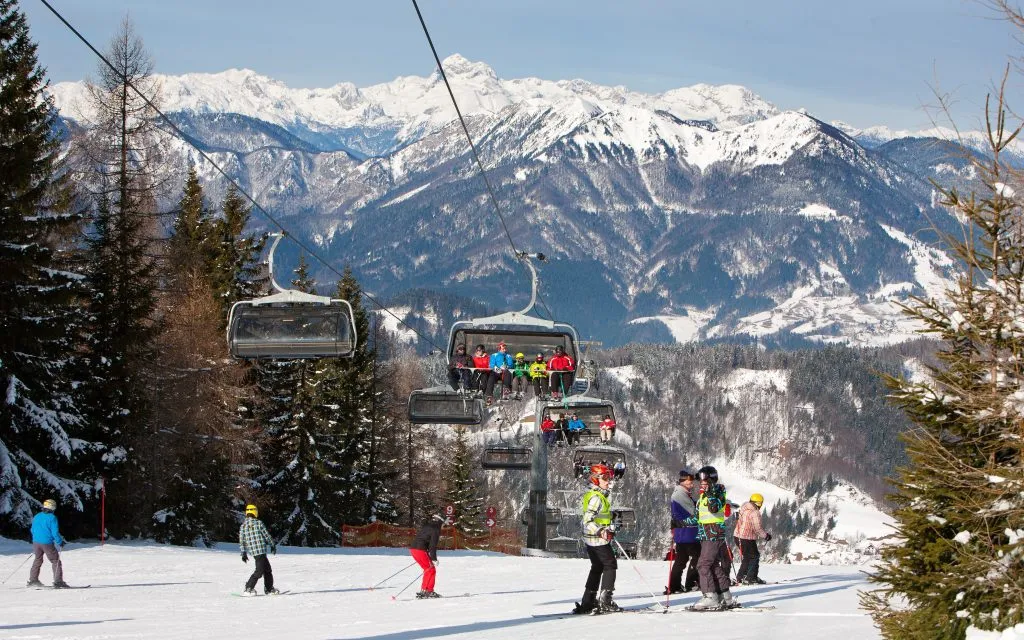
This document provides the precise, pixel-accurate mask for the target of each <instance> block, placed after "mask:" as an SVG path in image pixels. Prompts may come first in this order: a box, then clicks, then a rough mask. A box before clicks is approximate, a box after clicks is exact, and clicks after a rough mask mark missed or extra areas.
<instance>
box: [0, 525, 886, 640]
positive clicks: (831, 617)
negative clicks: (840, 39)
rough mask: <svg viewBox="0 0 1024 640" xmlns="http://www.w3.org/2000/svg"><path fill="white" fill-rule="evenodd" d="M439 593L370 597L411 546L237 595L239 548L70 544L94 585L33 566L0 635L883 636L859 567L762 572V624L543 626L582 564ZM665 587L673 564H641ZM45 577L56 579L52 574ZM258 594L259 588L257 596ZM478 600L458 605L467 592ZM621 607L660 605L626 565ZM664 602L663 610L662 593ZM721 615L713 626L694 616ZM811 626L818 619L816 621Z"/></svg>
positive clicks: (522, 568) (501, 560) (451, 556)
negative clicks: (276, 593) (32, 585)
mask: <svg viewBox="0 0 1024 640" xmlns="http://www.w3.org/2000/svg"><path fill="white" fill-rule="evenodd" d="M30 552H31V546H30V545H28V544H27V543H23V542H14V541H9V540H2V539H0V572H3V574H4V575H7V574H9V573H10V572H11V571H14V569H15V567H17V565H18V563H20V562H21V561H22V560H24V559H25V558H26V557H27V556H28V554H29V553H30ZM438 555H439V558H440V560H441V563H440V566H439V567H438V579H437V586H436V588H437V591H438V592H439V593H441V594H448V595H458V596H460V597H454V598H447V599H445V598H442V599H440V600H415V599H414V595H415V592H416V590H417V588H418V584H414V585H413V586H412V587H410V588H409V589H407V590H406V591H405V592H404V593H402V595H401V596H399V599H398V600H397V601H393V600H392V599H391V596H392V595H395V594H397V592H398V591H399V590H400V589H401V588H402V587H404V586H405V585H406V584H408V583H409V581H410V580H412V579H414V578H415V577H416V574H414V573H413V569H408V570H407V571H406V572H404V573H402V574H401V575H399V576H397V577H396V578H394V579H392V580H391V581H389V582H388V583H387V584H385V585H382V586H381V587H378V588H377V589H375V590H373V591H369V590H368V589H367V587H368V586H369V585H371V584H373V583H374V582H375V581H377V580H381V579H383V578H384V577H386V576H388V575H390V574H391V573H394V572H395V571H398V570H399V569H401V568H402V567H403V566H405V565H407V564H409V563H410V562H411V560H410V558H409V555H408V552H407V551H406V550H405V549H304V548H282V549H281V550H280V552H279V553H278V554H277V555H276V556H271V558H270V561H271V564H272V565H273V569H274V579H275V583H276V586H278V588H280V589H290V590H291V591H292V593H291V594H290V595H289V596H288V597H263V596H261V597H257V598H236V597H233V596H231V592H233V591H235V592H237V591H239V590H240V589H241V587H242V584H243V582H244V581H245V579H246V578H247V577H248V575H249V573H250V572H251V571H252V568H253V565H252V563H251V562H250V563H248V564H242V562H241V559H240V558H239V554H238V550H237V546H236V545H233V544H221V545H219V546H218V547H217V548H216V549H193V548H188V547H172V546H166V545H159V544H153V543H116V544H107V545H106V546H104V547H100V546H98V545H95V544H91V545H87V544H81V545H80V544H71V545H69V546H68V548H67V549H66V550H65V551H64V553H62V558H63V563H64V574H65V578H66V579H67V580H68V581H69V582H70V583H71V584H90V583H91V584H92V588H91V589H85V590H81V591H49V590H38V591H37V590H31V589H25V588H24V587H23V586H22V585H24V583H25V580H26V579H27V576H28V565H27V564H26V565H25V566H24V567H23V568H22V569H20V570H18V571H17V572H16V573H15V575H14V576H13V577H11V579H10V580H8V582H7V584H5V585H3V586H0V593H2V594H3V595H2V596H0V599H2V602H3V606H2V608H0V611H2V615H0V637H3V638H12V639H19V640H22V639H29V638H31V639H39V638H46V639H48V640H61V639H71V638H74V639H76V640H89V639H99V638H103V639H105V640H111V639H121V638H124V639H127V638H131V639H136V638H147V639H151V638H217V639H218V640H222V639H228V638H239V639H245V640H259V639H262V638H267V639H273V640H281V639H282V638H325V639H326V638H332V639H333V638H337V639H352V638H362V639H365V640H398V639H400V638H403V639H404V638H473V639H474V640H479V639H484V638H503V639H507V638H514V637H517V638H531V639H532V638H538V639H552V640H553V639H556V638H557V639H563V638H567V637H581V635H593V636H595V637H596V636H601V637H633V638H668V637H685V636H686V635H687V634H688V633H691V632H692V631H693V629H694V625H695V624H702V625H703V624H705V623H706V622H707V623H710V624H713V625H714V628H715V630H716V631H715V637H716V638H721V639H728V638H759V639H763V638H787V639H789V640H810V639H811V638H815V639H817V638H828V637H834V638H859V639H869V638H879V637H880V636H879V634H878V632H877V630H876V629H875V628H874V626H873V624H872V622H871V618H870V617H869V616H868V615H866V614H865V613H864V612H863V611H860V610H859V609H858V592H859V591H860V590H861V589H864V588H865V587H867V583H866V581H865V576H864V574H863V573H862V570H863V567H857V566H840V567H821V566H809V565H769V564H765V565H762V571H761V575H762V576H763V577H765V578H766V579H768V580H780V579H781V580H786V579H793V580H794V582H791V583H784V584H772V585H762V586H756V587H755V586H750V587H738V588H736V589H735V590H734V594H735V595H736V596H737V598H738V599H739V600H740V601H741V602H742V603H744V604H746V605H748V606H758V605H763V606H774V607H776V609H775V610H773V611H767V612H763V613H757V612H743V613H742V614H736V615H733V614H730V613H727V612H726V613H693V612H685V611H683V610H682V608H683V607H684V606H686V605H690V604H693V603H694V602H696V600H697V598H698V596H699V594H682V595H676V596H672V598H671V605H672V611H673V612H674V613H677V615H666V616H662V615H644V616H637V615H614V614H613V615H605V616H580V617H570V618H534V617H533V615H534V614H550V613H559V612H564V611H568V610H570V609H571V608H572V606H573V603H574V601H575V600H578V599H579V598H580V596H581V595H582V593H583V582H584V580H585V578H586V574H587V571H588V568H589V563H588V562H587V561H586V560H584V559H576V560H566V559H552V558H537V557H514V556H503V555H499V554H494V553H487V552H472V551H440V552H439V554H438ZM636 564H637V568H639V569H640V571H641V572H642V573H643V575H644V577H645V578H646V580H647V582H648V583H649V584H650V585H652V587H653V588H657V589H660V588H661V586H662V583H663V581H664V580H665V574H666V572H667V564H666V563H665V562H661V561H641V562H637V563H636ZM41 577H42V579H43V580H44V581H47V582H48V581H49V579H50V568H49V564H48V563H47V564H45V565H44V566H43V572H42V574H41ZM256 588H257V591H261V590H262V584H258V585H257V587H256ZM466 593H468V594H470V595H468V596H466V597H463V594H466ZM615 599H616V601H617V602H618V603H619V604H620V605H622V606H624V607H628V608H641V607H644V606H646V605H648V604H651V602H652V598H651V595H650V592H649V591H648V589H647V587H646V586H645V585H644V583H643V582H642V581H641V579H640V577H639V576H638V575H637V573H636V571H634V570H633V568H632V567H630V566H629V563H628V562H620V563H619V573H618V582H617V589H616V592H615ZM658 600H659V601H662V602H663V601H664V597H663V596H659V598H658ZM706 615H713V616H715V617H714V618H711V619H709V620H707V621H704V620H701V621H698V620H697V618H696V616H706ZM811 616H813V618H812V619H809V618H810V617H811Z"/></svg>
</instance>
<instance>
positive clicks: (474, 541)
mask: <svg viewBox="0 0 1024 640" xmlns="http://www.w3.org/2000/svg"><path fill="white" fill-rule="evenodd" d="M414 537H416V529H410V528H408V527H399V526H395V525H392V524H384V523H382V522H375V523H373V524H367V525H363V526H361V527H354V526H350V525H347V524H346V525H342V527H341V546H343V547H408V546H409V545H410V544H412V539H413V538H414ZM437 547H438V548H439V549H476V550H484V551H497V552H498V553H505V554H508V555H513V556H518V555H519V554H520V551H519V550H520V548H521V547H522V544H521V543H520V541H519V532H518V531H517V530H515V529H499V528H497V527H493V528H491V530H490V532H489V533H487V534H484V535H482V536H467V535H466V534H464V533H462V532H461V531H459V530H458V529H455V528H454V527H445V528H443V529H442V530H441V539H440V540H439V541H438V543H437Z"/></svg>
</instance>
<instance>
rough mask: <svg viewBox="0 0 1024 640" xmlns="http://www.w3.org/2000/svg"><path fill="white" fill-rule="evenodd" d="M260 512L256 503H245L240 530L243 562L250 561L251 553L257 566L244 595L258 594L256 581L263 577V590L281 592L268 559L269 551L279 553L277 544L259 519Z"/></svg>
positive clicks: (239, 540) (239, 538)
mask: <svg viewBox="0 0 1024 640" xmlns="http://www.w3.org/2000/svg"><path fill="white" fill-rule="evenodd" d="M259 516H260V513H259V510H258V509H257V508H256V505H254V504H247V505H245V520H244V521H243V522H242V527H241V528H240V529H239V530H238V546H239V547H241V549H242V562H249V554H250V553H251V554H252V556H253V559H254V560H255V561H256V568H255V570H254V571H253V572H252V575H251V576H249V579H248V580H247V581H246V582H245V591H243V592H242V595H243V596H254V595H256V583H257V582H259V579H260V578H263V592H264V593H265V594H267V595H268V596H270V595H276V594H278V593H281V592H280V591H278V590H277V589H275V588H274V571H273V569H271V567H270V560H268V559H267V551H270V552H271V553H273V554H274V555H277V545H276V544H274V539H273V538H271V537H270V534H269V533H268V532H267V528H266V527H265V526H263V523H262V522H261V521H260V519H259Z"/></svg>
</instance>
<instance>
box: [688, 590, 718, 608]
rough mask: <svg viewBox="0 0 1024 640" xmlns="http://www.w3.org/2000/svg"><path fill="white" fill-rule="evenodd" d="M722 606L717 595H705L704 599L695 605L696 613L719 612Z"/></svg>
mask: <svg viewBox="0 0 1024 640" xmlns="http://www.w3.org/2000/svg"><path fill="white" fill-rule="evenodd" d="M721 606H722V603H721V601H719V599H718V594H717V593H705V594H704V597H703V598H701V599H700V600H698V601H697V603H696V604H695V605H693V610H694V611H718V610H719V609H720V608H721Z"/></svg>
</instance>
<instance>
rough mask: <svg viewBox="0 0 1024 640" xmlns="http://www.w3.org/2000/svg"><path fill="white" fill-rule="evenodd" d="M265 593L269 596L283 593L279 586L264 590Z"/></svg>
mask: <svg viewBox="0 0 1024 640" xmlns="http://www.w3.org/2000/svg"><path fill="white" fill-rule="evenodd" d="M263 593H264V594H265V595H268V596H276V595H278V594H279V593H281V590H280V589H278V588H277V587H270V588H269V589H267V590H266V591H264V592H263Z"/></svg>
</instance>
